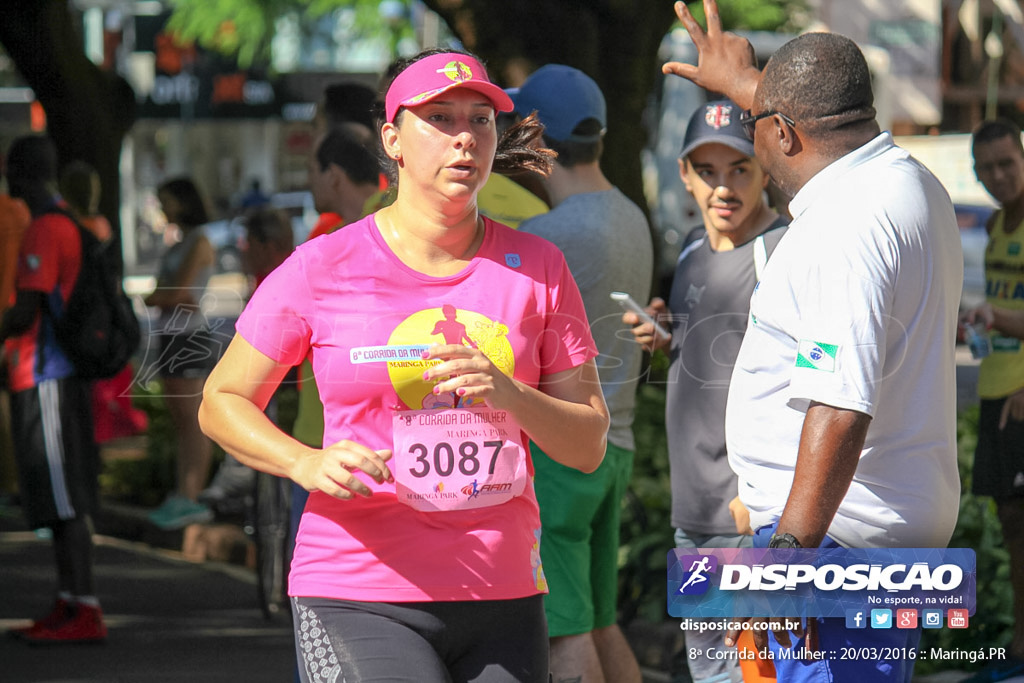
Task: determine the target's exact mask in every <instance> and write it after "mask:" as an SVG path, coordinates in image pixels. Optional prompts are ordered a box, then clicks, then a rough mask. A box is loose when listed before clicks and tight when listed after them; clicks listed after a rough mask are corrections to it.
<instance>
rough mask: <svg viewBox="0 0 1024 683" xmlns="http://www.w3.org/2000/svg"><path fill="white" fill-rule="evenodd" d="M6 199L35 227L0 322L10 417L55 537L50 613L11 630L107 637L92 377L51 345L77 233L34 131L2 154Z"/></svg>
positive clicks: (50, 149) (35, 522)
mask: <svg viewBox="0 0 1024 683" xmlns="http://www.w3.org/2000/svg"><path fill="white" fill-rule="evenodd" d="M7 174H8V185H9V188H10V192H11V196H13V197H16V198H19V199H22V200H24V201H25V203H26V204H27V205H28V207H29V209H30V211H31V212H32V223H31V224H30V225H29V227H28V229H27V230H26V232H25V235H24V238H23V240H22V245H21V250H20V252H19V257H18V265H17V272H16V276H15V290H16V299H15V303H14V306H13V307H12V308H10V309H9V310H8V311H7V312H6V313H5V314H4V317H3V322H2V324H0V341H3V342H4V343H5V349H4V350H5V354H6V356H7V358H8V359H9V363H10V376H9V389H10V392H11V421H12V432H13V437H14V450H15V458H16V460H17V463H18V474H19V489H20V491H21V494H22V508H23V510H24V513H25V516H26V518H27V519H28V522H29V524H30V526H32V528H35V529H41V528H46V527H48V528H49V529H50V530H51V531H52V533H53V545H54V549H55V551H56V560H57V579H58V581H57V598H56V602H55V604H54V606H53V609H52V610H51V612H50V614H49V615H48V616H46V617H44V618H42V619H39V620H37V621H34V622H33V623H32V624H31V625H29V626H27V627H24V628H17V629H13V630H12V631H11V634H12V635H14V636H16V637H18V638H20V639H22V640H25V641H28V642H30V643H62V642H90V641H101V640H103V639H105V638H106V636H107V628H106V625H105V624H104V623H103V613H102V610H101V609H100V604H99V600H98V599H97V597H96V591H95V588H94V584H93V541H92V531H91V521H90V517H91V516H92V514H93V512H94V510H95V508H96V503H97V498H98V495H97V474H98V471H99V454H98V451H97V448H96V444H95V442H94V440H93V427H92V411H91V406H90V395H89V387H90V382H89V380H88V379H85V378H83V377H80V376H79V373H78V372H77V371H76V368H75V366H74V365H73V364H72V362H71V361H70V360H69V358H68V356H67V354H66V353H65V351H64V350H63V349H62V348H61V346H60V345H59V344H58V342H57V337H56V330H55V328H56V326H57V324H58V323H59V321H60V319H61V317H62V312H63V310H64V307H65V305H66V303H67V302H68V300H69V299H70V298H71V295H72V293H73V291H74V289H75V287H76V282H77V280H78V274H79V270H80V269H81V267H82V236H81V233H80V230H79V228H78V226H77V225H75V223H74V221H73V220H72V219H71V218H70V217H68V215H67V214H66V213H64V212H66V210H67V209H66V208H65V205H64V202H63V201H62V200H61V199H60V196H59V194H58V193H57V191H56V184H57V153H56V149H55V148H54V146H53V143H52V142H51V141H50V140H49V139H48V138H46V137H43V136H39V135H32V136H26V137H22V138H18V139H17V140H15V141H14V142H13V143H12V144H11V147H10V150H9V152H8V157H7Z"/></svg>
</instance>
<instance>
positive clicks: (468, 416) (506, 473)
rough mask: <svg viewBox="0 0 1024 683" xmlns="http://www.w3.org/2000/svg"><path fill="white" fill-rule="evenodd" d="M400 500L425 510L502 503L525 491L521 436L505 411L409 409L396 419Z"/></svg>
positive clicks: (461, 508)
mask: <svg viewBox="0 0 1024 683" xmlns="http://www.w3.org/2000/svg"><path fill="white" fill-rule="evenodd" d="M393 427H394V458H395V463H394V465H393V471H394V474H395V488H396V492H397V494H398V500H399V501H400V502H402V503H405V504H406V505H409V506H410V507H412V508H414V509H416V510H421V511H424V512H435V511H445V510H470V509H473V508H480V507H488V506H491V505H500V504H501V503H505V502H508V501H509V500H511V499H512V498H514V497H516V496H518V495H521V494H522V492H523V490H524V488H525V487H526V478H527V472H526V449H525V448H524V447H523V443H522V436H521V434H522V432H521V431H520V429H519V425H518V424H517V423H516V421H515V420H513V419H512V416H511V415H510V414H509V413H508V412H507V411H504V410H492V409H490V408H454V409H444V410H405V411H399V412H396V413H395V415H394V418H393Z"/></svg>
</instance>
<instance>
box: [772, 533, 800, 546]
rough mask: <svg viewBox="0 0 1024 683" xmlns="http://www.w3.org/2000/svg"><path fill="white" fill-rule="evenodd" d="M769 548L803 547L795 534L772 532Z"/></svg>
mask: <svg viewBox="0 0 1024 683" xmlns="http://www.w3.org/2000/svg"><path fill="white" fill-rule="evenodd" d="M768 547H769V548H803V546H802V545H800V541H798V540H796V536H794V535H793V534H772V537H771V538H770V539H769V540H768Z"/></svg>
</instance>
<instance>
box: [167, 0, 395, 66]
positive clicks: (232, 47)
mask: <svg viewBox="0 0 1024 683" xmlns="http://www.w3.org/2000/svg"><path fill="white" fill-rule="evenodd" d="M411 4H412V3H411V0H387V2H380V1H379V0H175V2H174V14H173V15H172V16H171V20H170V23H169V28H171V29H172V30H174V31H176V32H177V33H178V35H179V36H180V37H181V38H182V39H183V40H187V41H196V42H197V43H199V45H201V46H202V47H204V48H206V49H210V50H217V51H219V52H222V53H224V54H226V55H233V56H234V57H235V58H236V59H237V60H238V63H239V65H240V66H242V67H243V68H246V67H249V66H251V65H252V64H253V63H256V62H268V61H269V59H270V43H271V40H272V38H273V37H274V32H275V29H276V26H277V22H278V20H279V19H281V18H283V17H286V16H292V17H296V18H299V19H300V21H299V25H300V27H302V28H304V29H306V30H309V27H310V25H311V23H312V22H315V21H316V20H317V19H320V18H321V17H324V16H326V15H329V14H332V13H333V12H336V11H338V10H339V9H351V10H353V15H352V16H353V28H354V29H355V31H356V33H357V34H359V35H360V36H364V37H370V38H381V39H385V40H387V41H388V42H389V43H390V46H391V51H392V54H394V53H395V51H396V49H397V45H398V42H399V41H400V40H402V39H404V38H410V37H412V36H413V27H412V24H411V23H410V21H409V16H410V9H411V7H410V6H411Z"/></svg>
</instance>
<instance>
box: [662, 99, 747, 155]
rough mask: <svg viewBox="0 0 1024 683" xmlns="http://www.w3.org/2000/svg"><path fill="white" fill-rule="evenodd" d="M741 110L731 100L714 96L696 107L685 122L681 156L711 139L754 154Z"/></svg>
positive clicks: (743, 152) (745, 152)
mask: <svg viewBox="0 0 1024 683" xmlns="http://www.w3.org/2000/svg"><path fill="white" fill-rule="evenodd" d="M740 112H741V109H740V108H739V106H738V105H737V104H736V103H735V102H733V101H732V100H715V101H714V102H708V103H706V104H702V105H701V106H699V107H697V111H695V112H693V116H691V117H690V123H689V124H687V126H686V135H685V136H684V137H683V149H682V150H681V151H680V152H679V158H680V159H684V158H686V155H688V154H689V153H690V152H692V151H693V150H694V149H696V148H697V147H700V146H701V145H706V144H708V143H709V142H717V143H719V144H722V145H726V146H728V147H732V148H733V149H734V150H736V151H737V152H740V153H741V154H746V155H747V156H748V157H752V156H754V141H753V140H751V139H750V138H748V137H747V133H746V131H744V130H743V126H742V125H740Z"/></svg>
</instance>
